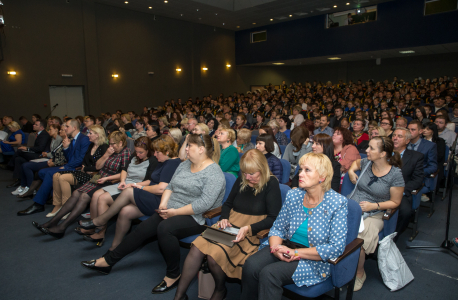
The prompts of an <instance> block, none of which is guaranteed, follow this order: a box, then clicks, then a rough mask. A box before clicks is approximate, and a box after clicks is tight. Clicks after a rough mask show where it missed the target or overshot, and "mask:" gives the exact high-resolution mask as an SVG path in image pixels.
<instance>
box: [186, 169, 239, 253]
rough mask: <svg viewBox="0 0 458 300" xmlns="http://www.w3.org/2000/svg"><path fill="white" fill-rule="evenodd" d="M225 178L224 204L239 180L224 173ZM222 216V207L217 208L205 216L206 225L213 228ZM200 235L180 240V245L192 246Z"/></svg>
mask: <svg viewBox="0 0 458 300" xmlns="http://www.w3.org/2000/svg"><path fill="white" fill-rule="evenodd" d="M224 177H225V179H226V192H225V193H224V199H223V203H224V202H226V200H227V197H229V194H230V193H231V190H232V187H233V185H234V183H235V181H236V180H237V179H236V178H235V176H234V175H232V174H229V173H224ZM220 214H221V207H218V208H215V209H213V210H210V211H208V212H206V213H204V214H203V216H204V217H205V223H206V225H207V226H212V225H213V224H215V223H216V222H218V219H219V215H220ZM199 235H200V234H196V235H192V236H188V237H185V238H183V239H181V240H180V245H181V246H184V247H186V248H189V247H190V246H191V243H192V242H193V241H194V240H195V239H196V238H197V237H198V236H199Z"/></svg>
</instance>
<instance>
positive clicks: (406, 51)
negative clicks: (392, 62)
mask: <svg viewBox="0 0 458 300" xmlns="http://www.w3.org/2000/svg"><path fill="white" fill-rule="evenodd" d="M399 53H401V54H410V53H415V51H413V50H405V51H399Z"/></svg>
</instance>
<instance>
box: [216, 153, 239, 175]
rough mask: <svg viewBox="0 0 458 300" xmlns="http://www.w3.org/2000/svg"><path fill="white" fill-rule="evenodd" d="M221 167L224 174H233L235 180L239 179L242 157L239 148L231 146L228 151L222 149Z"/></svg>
mask: <svg viewBox="0 0 458 300" xmlns="http://www.w3.org/2000/svg"><path fill="white" fill-rule="evenodd" d="M219 166H220V167H221V169H222V170H223V172H226V173H231V174H232V175H234V176H235V178H237V177H239V171H240V156H239V151H237V148H235V147H234V146H232V145H230V146H229V147H227V148H226V149H221V157H220V159H219Z"/></svg>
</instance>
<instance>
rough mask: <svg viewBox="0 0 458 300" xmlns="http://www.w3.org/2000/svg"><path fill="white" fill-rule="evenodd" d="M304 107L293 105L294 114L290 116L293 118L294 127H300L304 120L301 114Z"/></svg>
mask: <svg viewBox="0 0 458 300" xmlns="http://www.w3.org/2000/svg"><path fill="white" fill-rule="evenodd" d="M301 111H302V107H301V106H300V105H296V106H294V107H293V114H292V115H291V116H290V118H291V120H292V124H293V125H292V128H293V129H294V128H296V127H299V126H300V125H301V124H302V123H303V122H304V116H303V115H302V114H301Z"/></svg>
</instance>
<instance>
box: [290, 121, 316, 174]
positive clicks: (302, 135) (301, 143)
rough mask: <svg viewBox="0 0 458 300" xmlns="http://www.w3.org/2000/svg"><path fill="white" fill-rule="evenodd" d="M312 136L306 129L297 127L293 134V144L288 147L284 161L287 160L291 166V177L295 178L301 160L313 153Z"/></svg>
mask: <svg viewBox="0 0 458 300" xmlns="http://www.w3.org/2000/svg"><path fill="white" fill-rule="evenodd" d="M309 137H310V134H309V131H308V129H307V128H305V127H302V126H300V127H296V128H294V129H293V131H292V132H291V143H289V144H288V146H286V149H285V153H284V154H283V159H286V160H287V161H289V163H290V164H291V170H290V176H289V178H291V179H292V178H293V177H294V172H295V171H296V167H297V164H298V163H299V159H300V158H301V157H302V156H304V154H307V153H309V152H312V143H311V142H310V138H309Z"/></svg>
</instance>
